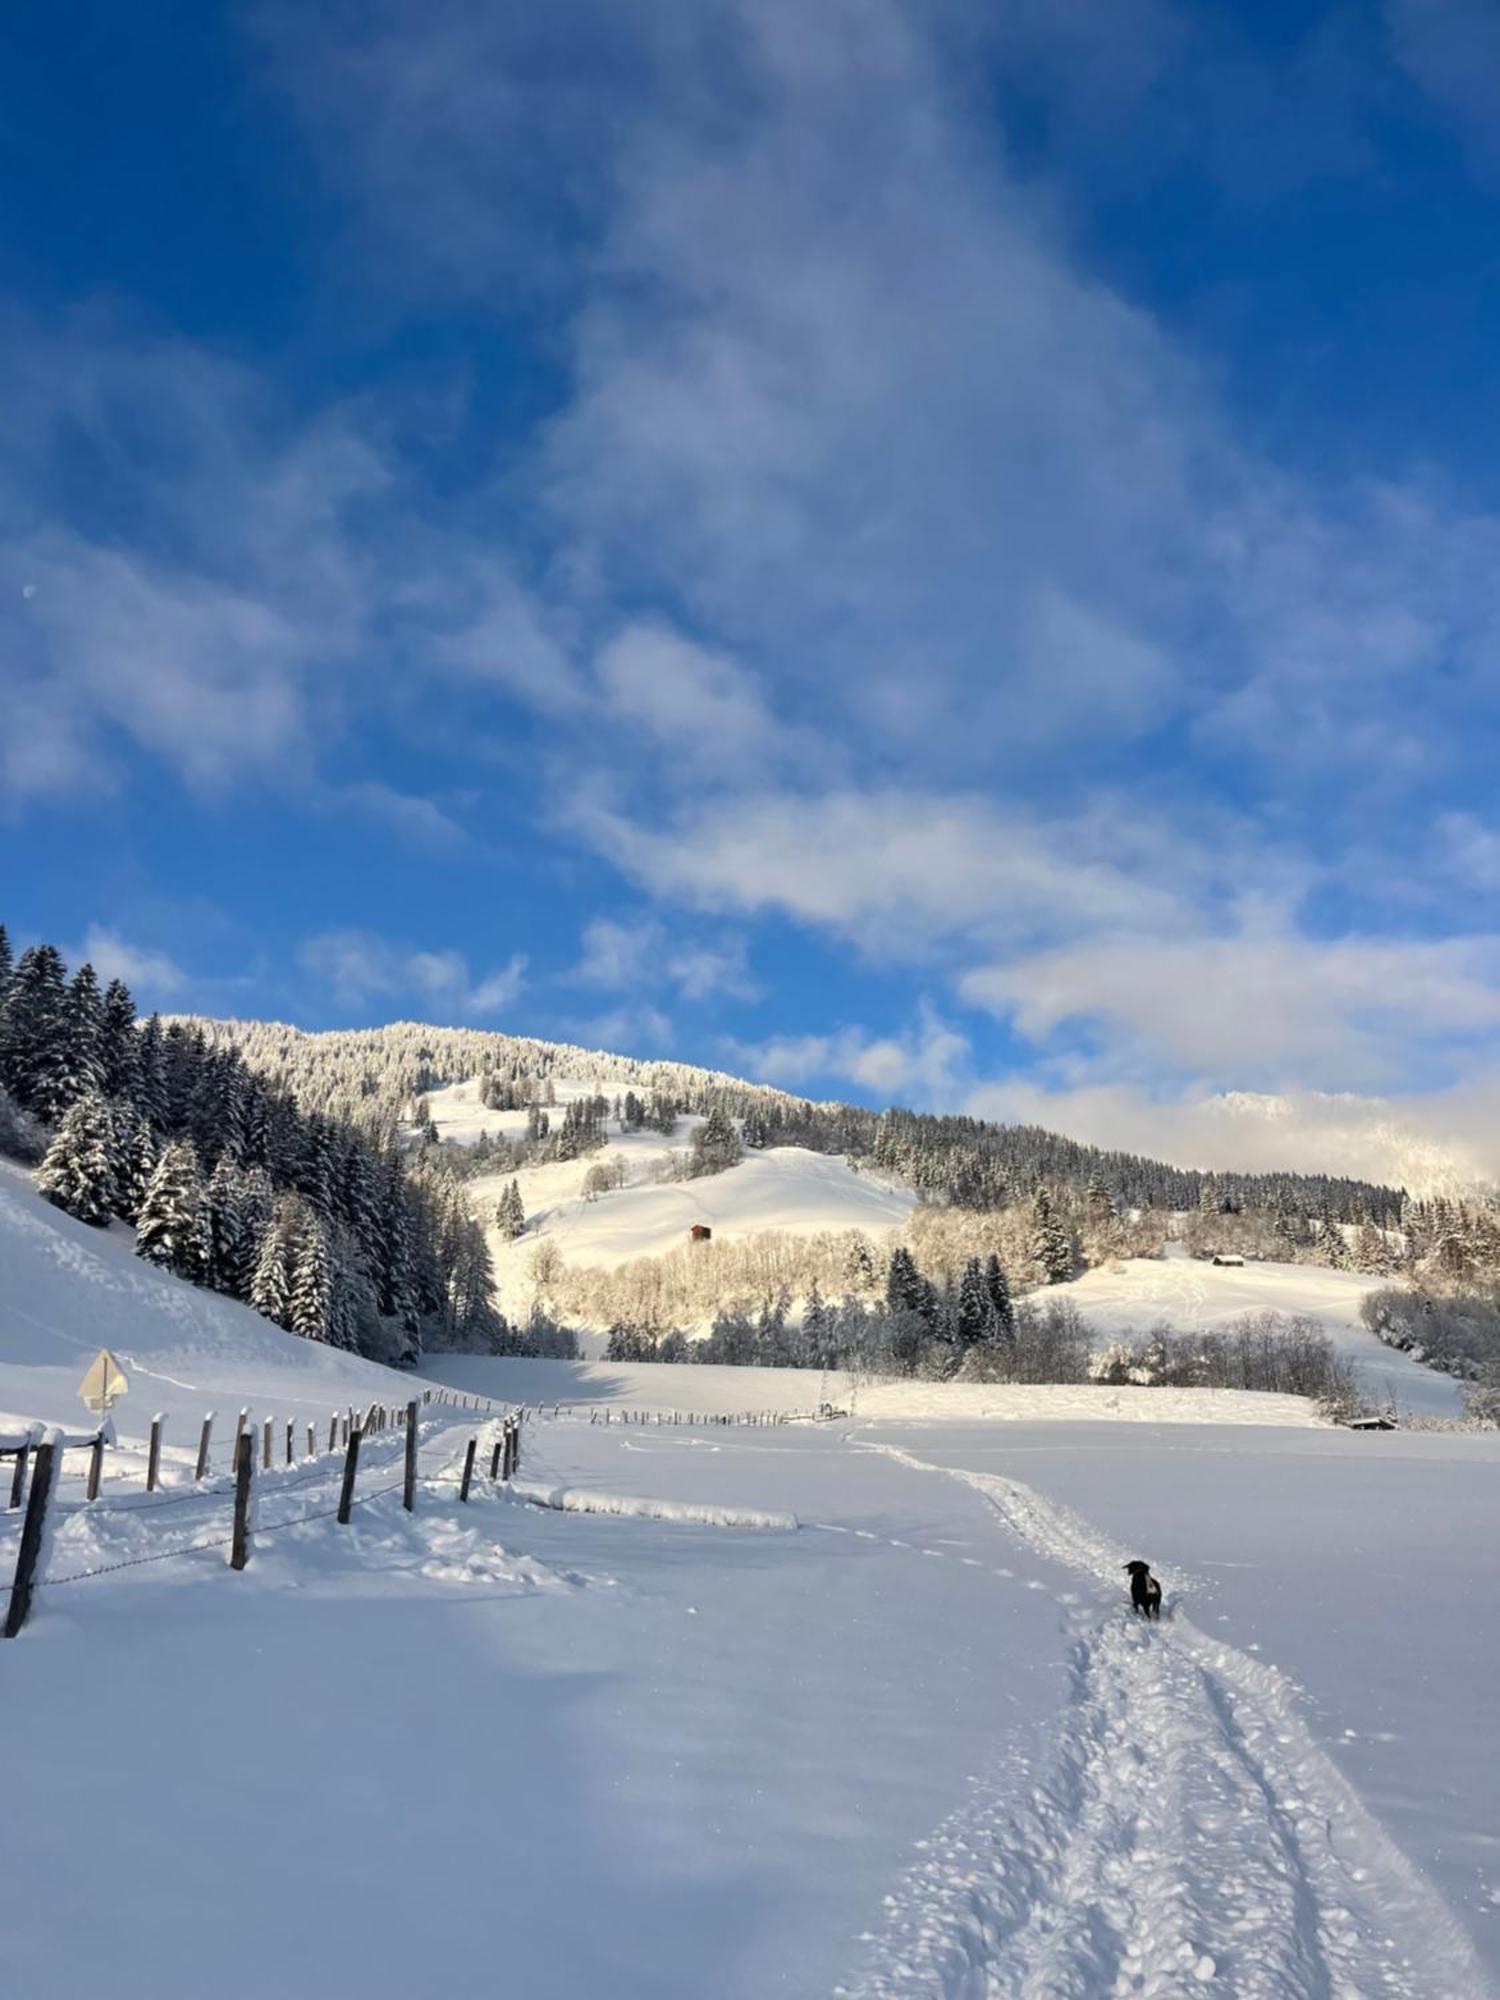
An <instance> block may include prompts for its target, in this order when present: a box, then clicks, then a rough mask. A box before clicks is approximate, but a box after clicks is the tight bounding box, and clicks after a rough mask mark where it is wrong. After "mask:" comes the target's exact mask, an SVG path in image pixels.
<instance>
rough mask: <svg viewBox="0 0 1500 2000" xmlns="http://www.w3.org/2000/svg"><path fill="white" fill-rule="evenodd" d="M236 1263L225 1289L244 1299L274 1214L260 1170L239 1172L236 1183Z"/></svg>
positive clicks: (273, 1199) (267, 1183)
mask: <svg viewBox="0 0 1500 2000" xmlns="http://www.w3.org/2000/svg"><path fill="white" fill-rule="evenodd" d="M239 1212H240V1213H239V1238H240V1243H239V1261H238V1263H237V1264H236V1266H235V1269H234V1271H233V1272H232V1273H227V1274H226V1275H227V1276H228V1277H229V1279H230V1282H229V1284H228V1285H227V1286H226V1289H227V1290H228V1291H230V1292H231V1293H232V1294H233V1296H234V1297H235V1298H237V1299H245V1300H248V1299H249V1297H250V1288H251V1286H252V1284H253V1283H254V1281H255V1266H256V1261H257V1259H258V1258H259V1256H260V1247H261V1243H262V1241H263V1240H264V1238H265V1234H266V1231H267V1230H268V1229H269V1228H270V1226H271V1221H272V1218H273V1217H274V1215H275V1213H276V1190H275V1188H274V1187H272V1185H271V1176H270V1175H269V1174H268V1173H267V1172H266V1170H265V1168H264V1167H249V1168H244V1169H242V1170H241V1173H240V1184H239Z"/></svg>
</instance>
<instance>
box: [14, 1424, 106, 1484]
mask: <svg viewBox="0 0 1500 2000" xmlns="http://www.w3.org/2000/svg"><path fill="white" fill-rule="evenodd" d="M103 1470H104V1426H103V1425H102V1424H101V1425H100V1427H99V1429H98V1430H97V1431H96V1432H95V1434H94V1442H93V1444H92V1446H91V1447H90V1449H89V1483H88V1486H87V1487H86V1489H85V1491H84V1498H85V1499H86V1500H97V1499H98V1498H99V1475H100V1473H101V1472H103ZM35 1481H36V1474H35V1473H33V1474H32V1483H33V1484H35Z"/></svg>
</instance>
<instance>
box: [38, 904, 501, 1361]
mask: <svg viewBox="0 0 1500 2000" xmlns="http://www.w3.org/2000/svg"><path fill="white" fill-rule="evenodd" d="M0 1151H5V1152H9V1153H11V1154H13V1155H14V1156H16V1157H18V1158H21V1159H24V1160H28V1161H30V1162H32V1163H34V1164H37V1165H38V1172H37V1184H38V1187H39V1188H40V1190H41V1192H42V1193H43V1194H44V1195H45V1196H46V1197H47V1199H48V1200H50V1201H52V1202H54V1203H56V1205H57V1206H58V1207H59V1208H63V1209H66V1210H67V1211H68V1213H69V1214H71V1215H75V1216H77V1217H78V1218H79V1219H80V1220H82V1221H84V1222H88V1223H93V1224H96V1225H102V1224H105V1223H108V1222H109V1220H110V1219H111V1218H112V1217H119V1218H120V1219H122V1220H123V1221H126V1222H130V1223H133V1224H134V1225H135V1228H136V1247H137V1250H138V1252H139V1254H140V1255H141V1256H142V1257H144V1258H147V1259H148V1260H150V1261H151V1262H153V1263H156V1264H159V1265H160V1266H162V1267H163V1268H164V1269H166V1270H170V1271H173V1272H175V1273H176V1274H177V1275H178V1276H180V1277H183V1278H186V1279H189V1280H191V1281H192V1282H193V1283H195V1284H200V1285H209V1286H212V1287H213V1288H214V1289H215V1290H217V1291H220V1292H223V1293H226V1294H227V1295H228V1296H229V1297H231V1298H235V1299H240V1300H242V1301H244V1302H245V1303H246V1304H247V1305H250V1306H252V1307H254V1309H255V1310H256V1311H258V1312H260V1313H263V1314H264V1315H265V1316H266V1317H267V1318H268V1319H272V1320H274V1321H276V1323H277V1324H278V1325H280V1326H283V1327H286V1328H287V1329H288V1330H289V1331H291V1332H294V1333H298V1334H302V1335H305V1336H306V1337H307V1338H308V1339H311V1340H320V1341H326V1342H328V1343H329V1344H330V1345H332V1346H335V1347H342V1348H347V1349H350V1350H352V1351H354V1352H356V1353H360V1354H364V1355H368V1356H369V1357H371V1358H372V1359H377V1360H382V1361H396V1362H410V1361H412V1360H414V1359H415V1358H416V1356H417V1354H418V1353H419V1352H420V1351H421V1349H422V1347H423V1346H424V1345H425V1346H434V1347H461V1348H486V1347H489V1348H499V1347H502V1346H504V1345H506V1344H507V1341H508V1339H509V1338H510V1334H509V1329H507V1328H506V1327H505V1324H504V1322H503V1320H502V1319H501V1317H500V1315H499V1313H498V1312H497V1310H496V1308H495V1304H494V1279H493V1275H492V1272H491V1269H490V1260H489V1254H488V1251H487V1249H486V1246H485V1241H484V1234H483V1231H482V1229H481V1228H480V1227H479V1225H478V1224H477V1223H476V1222H475V1220H474V1219H473V1217H472V1216H471V1214H470V1212H469V1206H468V1203H467V1201H466V1199H465V1196H464V1191H463V1187H462V1184H461V1182H460V1181H459V1180H458V1178H457V1177H456V1176H454V1175H453V1174H452V1173H451V1172H450V1170H449V1169H448V1167H447V1165H446V1163H445V1162H444V1161H443V1159H442V1158H441V1157H440V1156H439V1155H437V1153H436V1152H435V1150H434V1149H423V1148H417V1149H416V1150H415V1151H414V1152H413V1153H412V1154H411V1155H409V1156H407V1157H403V1156H402V1154H401V1153H400V1152H399V1151H398V1149H397V1146H396V1144H395V1139H394V1134H393V1133H391V1134H389V1135H385V1134H381V1133H380V1132H379V1131H374V1132H372V1131H368V1130H361V1129H358V1128H356V1126H355V1125H354V1124H353V1123H352V1122H350V1121H349V1120H347V1119H345V1118H341V1117H338V1116H334V1115H330V1114H327V1113H324V1112H321V1111H308V1110H306V1109H303V1108H300V1107H299V1106H298V1104H297V1102H296V1101H295V1099H294V1097H293V1094H292V1092H291V1090H290V1089H289V1088H287V1087H286V1086H285V1085H284V1084H282V1083H280V1082H278V1081H277V1080H275V1079H273V1078H270V1077H267V1076H265V1075H264V1074H260V1073H257V1072H256V1071H255V1070H254V1069H252V1068H251V1067H250V1066H249V1064H248V1063H247V1062H246V1061H245V1060H244V1058H243V1056H242V1055H241V1054H240V1052H239V1051H238V1050H237V1049H236V1048H234V1047H232V1046H231V1045H229V1044H228V1043H226V1042H224V1041H214V1040H212V1039H211V1038H210V1037H208V1036H207V1035H205V1033H204V1032H203V1030H202V1029H201V1028H200V1027H198V1026H197V1025H196V1024H194V1023H191V1022H184V1021H172V1022H171V1023H169V1024H167V1025H163V1023H162V1022H161V1021H160V1019H159V1018H157V1017H156V1016H153V1017H152V1018H151V1019H150V1020H148V1021H146V1022H144V1023H141V1022H139V1021H138V1020H137V1018H136V1011H135V1006H134V1003H133V1001H132V998H131V995H130V993H129V991H128V989H127V988H126V987H125V986H124V985H123V984H122V983H121V982H120V981H119V980H113V981H111V982H110V984H109V985H108V987H106V988H104V989H103V990H102V991H101V989H100V985H99V981H98V979H97V977H96V976H95V973H94V970H93V968H92V966H89V965H82V966H80V967H79V968H78V970H77V971H76V972H75V973H74V974H73V975H72V977H71V978H70V977H69V976H68V971H67V967H66V966H65V964H64V962H63V958H62V955H61V953H60V952H59V951H58V950H57V949H56V947H55V946H53V945H50V944H39V945H34V946H32V947H30V948H29V949H28V950H26V951H24V952H23V953H21V955H20V957H19V958H13V955H12V952H11V948H10V944H9V940H8V938H7V936H6V933H5V930H4V927H3V926H0Z"/></svg>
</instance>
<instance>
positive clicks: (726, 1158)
mask: <svg viewBox="0 0 1500 2000" xmlns="http://www.w3.org/2000/svg"><path fill="white" fill-rule="evenodd" d="M744 1157H745V1148H744V1146H743V1144H742V1143H741V1141H740V1135H739V1132H738V1131H737V1130H736V1128H735V1123H734V1120H733V1119H732V1118H731V1117H730V1115H729V1113H728V1112H727V1111H725V1110H724V1108H723V1106H722V1105H718V1104H716V1105H714V1106H713V1108H712V1109H711V1110H710V1112H709V1114H708V1116H707V1117H706V1118H705V1119H704V1121H703V1123H702V1124H701V1125H700V1126H699V1127H698V1129H697V1131H696V1132H695V1133H694V1134H693V1139H692V1147H691V1151H690V1156H689V1161H688V1178H689V1179H690V1180H697V1179H698V1178H699V1176H700V1175H703V1174H722V1173H724V1172H725V1171H726V1170H727V1169H728V1168H730V1167H737V1166H738V1165H739V1163H740V1161H741V1160H743V1159H744Z"/></svg>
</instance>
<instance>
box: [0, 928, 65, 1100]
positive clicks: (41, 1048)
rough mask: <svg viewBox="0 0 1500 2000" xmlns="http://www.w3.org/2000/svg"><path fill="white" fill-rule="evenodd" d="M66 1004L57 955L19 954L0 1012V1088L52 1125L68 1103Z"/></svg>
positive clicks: (51, 949)
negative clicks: (63, 1026) (64, 1017)
mask: <svg viewBox="0 0 1500 2000" xmlns="http://www.w3.org/2000/svg"><path fill="white" fill-rule="evenodd" d="M66 998H67V987H66V975H65V970H64V966H63V962H62V954H61V953H60V952H59V951H58V950H57V949H56V947H55V946H53V945H50V944H35V945H31V946H29V947H28V948H27V949H26V950H25V951H23V952H22V953H21V956H20V958H19V959H18V960H17V962H16V969H15V972H14V973H13V974H12V976H11V981H10V985H9V987H8V988H7V991H6V995H5V1004H4V1007H3V1009H0V1086H3V1087H4V1088H5V1089H6V1090H8V1091H9V1092H10V1094H11V1096H12V1097H13V1098H14V1099H15V1100H16V1102H17V1104H19V1105H21V1106H22V1108H23V1109H24V1110H27V1111H31V1112H34V1113H35V1114H36V1116H37V1117H38V1118H40V1119H41V1120H42V1121H43V1122H44V1123H45V1124H48V1125H55V1124H56V1123H57V1121H58V1119H59V1118H61V1116H62V1114H63V1112H64V1111H65V1110H66V1109H67V1107H68V1104H69V1103H70V1102H71V1100H72V1095H73V1093H72V1092H71V1091H70V1089H69V1079H68V1064H67V1057H66V1049H65V1043H64V1039H63V1034H62V1018H63V1005H64V1002H65V1000H66Z"/></svg>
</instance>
